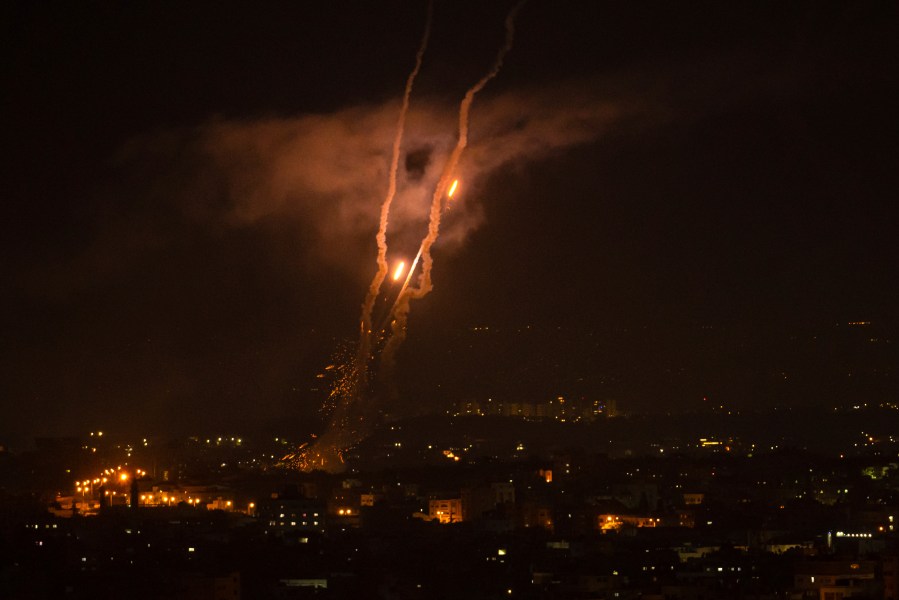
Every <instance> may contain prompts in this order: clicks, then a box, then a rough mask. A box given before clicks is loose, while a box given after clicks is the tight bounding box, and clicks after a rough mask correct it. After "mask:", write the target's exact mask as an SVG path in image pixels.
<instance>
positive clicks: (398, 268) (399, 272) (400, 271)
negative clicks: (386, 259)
mask: <svg viewBox="0 0 899 600" xmlns="http://www.w3.org/2000/svg"><path fill="white" fill-rule="evenodd" d="M405 268H406V263H405V262H404V261H400V264H398V265H397V266H396V271H394V272H393V280H394V281H396V280H397V279H399V278H400V277H402V276H403V270H404V269H405Z"/></svg>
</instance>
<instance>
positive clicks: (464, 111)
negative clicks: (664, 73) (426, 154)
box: [381, 0, 525, 395]
mask: <svg viewBox="0 0 899 600" xmlns="http://www.w3.org/2000/svg"><path fill="white" fill-rule="evenodd" d="M524 2H525V0H521V1H520V2H518V3H517V4H516V5H515V6H513V7H512V10H510V11H509V14H508V15H506V21H505V26H506V40H505V43H504V44H503V46H502V47H501V48H500V50H499V52H498V53H497V55H496V60H494V61H493V66H492V67H491V68H490V70H489V71H487V74H486V75H484V76H483V77H481V79H480V80H479V81H478V82H477V83H475V84H474V85H473V86H471V88H469V89H468V91H467V92H465V96H464V97H463V98H462V102H461V103H460V104H459V137H458V140H457V141H456V147H455V148H453V151H452V153H450V156H449V158H448V159H447V161H446V165H445V166H444V168H443V172H442V173H441V175H440V179H439V180H438V182H437V186H436V187H435V189H434V195H433V196H432V197H431V211H430V217H429V221H428V234H427V235H426V236H425V238H424V239H423V240H422V242H421V247H420V248H419V250H418V255H417V256H416V257H415V261H414V262H413V263H412V268H410V269H409V274H408V275H407V276H406V281H405V282H404V283H403V287H402V290H401V291H400V294H399V296H398V297H397V300H396V302H395V304H394V308H393V310H392V313H393V323H392V325H391V333H392V335H391V337H390V339H389V340H388V341H387V344H386V345H385V346H384V351H383V354H382V357H381V369H382V371H381V375H382V377H383V379H384V381H386V382H388V384H390V382H391V381H392V377H391V375H392V372H393V369H394V367H395V366H396V352H397V350H398V349H399V347H400V346H401V345H402V343H403V342H404V341H405V339H406V325H407V322H408V317H409V310H410V308H411V307H410V302H411V301H412V300H414V299H415V300H417V299H420V298H424V297H425V296H427V295H428V293H430V292H431V290H432V289H433V288H434V286H433V283H432V281H431V268H432V267H433V265H434V260H433V258H432V257H431V246H433V245H434V242H436V241H437V237H438V236H439V235H440V217H441V215H442V213H443V197H444V194H445V193H446V190H447V188H448V187H449V184H450V181H451V180H452V176H453V173H454V172H455V170H456V166H457V165H458V163H459V159H460V158H461V156H462V152H463V151H464V150H465V147H466V146H467V145H468V121H469V113H470V111H471V104H472V102H474V97H475V95H476V94H477V93H478V92H480V91H481V90H482V89H484V86H486V85H487V84H488V83H489V82H490V80H491V79H493V78H494V77H496V75H497V74H498V73H499V70H500V69H501V68H502V66H503V61H504V60H505V58H506V54H508V53H509V51H510V50H511V49H512V43H513V41H514V39H515V17H516V16H517V15H518V11H519V10H520V9H521V7H522V5H523V4H524ZM419 257H421V263H422V271H421V279H420V282H419V284H418V287H417V288H415V289H407V286H408V284H409V281H410V280H411V278H412V273H413V271H414V270H415V266H416V264H417V263H418V259H419ZM392 395H395V390H394V391H393V394H392Z"/></svg>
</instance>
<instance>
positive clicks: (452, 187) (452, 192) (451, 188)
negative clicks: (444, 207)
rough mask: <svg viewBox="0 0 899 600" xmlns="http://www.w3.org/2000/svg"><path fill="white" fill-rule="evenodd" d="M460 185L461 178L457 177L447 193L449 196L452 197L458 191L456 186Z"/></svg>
mask: <svg viewBox="0 0 899 600" xmlns="http://www.w3.org/2000/svg"><path fill="white" fill-rule="evenodd" d="M457 187H459V180H458V179H456V180H454V181H453V185H451V186H450V189H449V191H448V192H447V193H446V197H447V198H452V197H453V194H455V193H456V188H457Z"/></svg>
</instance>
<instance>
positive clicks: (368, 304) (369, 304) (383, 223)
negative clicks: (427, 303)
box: [359, 2, 434, 360]
mask: <svg viewBox="0 0 899 600" xmlns="http://www.w3.org/2000/svg"><path fill="white" fill-rule="evenodd" d="M433 13H434V4H433V2H428V13H427V17H426V20H425V30H424V33H423V34H422V37H421V44H420V45H419V46H418V52H416V54H415V67H414V68H413V69H412V72H411V73H409V77H408V78H407V79H406V88H405V91H404V92H403V103H402V107H401V108H400V115H399V118H398V120H397V126H396V137H395V138H394V139H393V155H392V157H391V161H390V171H389V177H388V185H387V196H386V197H385V198H384V203H383V204H382V205H381V219H380V222H379V225H378V233H377V235H376V237H375V240H376V241H377V244H378V258H377V262H378V271H377V272H376V273H375V275H374V277H373V278H372V280H371V284H370V285H369V287H368V293H367V294H366V296H365V300H364V302H363V303H362V317H361V319H360V320H361V323H362V332H361V335H360V346H359V357H360V359H361V360H367V358H368V354H369V352H370V349H371V313H372V309H373V307H374V304H375V299H376V298H377V297H378V292H379V291H380V290H381V284H382V283H383V282H384V278H385V277H386V276H387V268H388V265H387V223H388V218H389V216H390V205H391V203H392V202H393V198H394V196H395V195H396V172H397V168H398V167H399V161H400V145H401V144H402V140H403V132H404V130H405V127H406V115H407V113H408V112H409V98H410V97H411V95H412V86H413V84H414V83H415V78H416V77H417V76H418V72H419V71H420V70H421V63H422V59H423V58H424V54H425V50H426V49H427V47H428V39H429V38H430V35H431V22H432V20H433Z"/></svg>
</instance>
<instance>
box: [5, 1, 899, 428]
mask: <svg viewBox="0 0 899 600" xmlns="http://www.w3.org/2000/svg"><path fill="white" fill-rule="evenodd" d="M509 7H510V4H509V3H506V2H477V1H473V0H472V1H468V0H463V1H449V0H443V1H438V2H436V6H435V14H434V26H433V32H432V37H431V43H430V46H429V48H428V51H427V54H426V55H425V60H424V65H423V69H422V72H421V75H420V77H419V79H418V80H417V82H416V87H415V91H414V93H413V96H412V109H411V113H410V115H409V122H408V124H407V131H406V133H407V136H406V138H405V146H404V148H405V149H406V150H408V151H413V152H417V153H418V155H417V156H418V157H419V159H421V158H422V157H425V158H426V160H424V161H423V162H421V161H419V162H415V161H412V162H413V163H415V164H412V163H410V166H411V167H415V166H418V167H421V166H422V165H424V167H423V168H418V169H416V168H412V169H410V170H405V169H403V170H402V171H401V173H400V188H401V189H400V195H399V196H398V199H397V203H396V204H395V206H394V211H393V213H392V220H391V230H390V232H389V233H388V235H391V234H392V235H393V237H391V238H389V240H388V241H389V243H391V244H392V245H391V252H392V254H391V259H392V260H393V259H394V258H395V259H397V260H399V259H400V258H408V256H409V255H411V254H413V253H414V251H415V249H416V248H417V245H418V242H419V240H420V238H421V235H422V234H423V232H424V224H425V221H424V215H425V211H426V210H427V208H426V205H427V202H428V200H429V198H430V193H429V189H430V188H429V186H430V185H432V184H433V180H434V177H435V173H436V172H437V171H439V168H440V167H441V166H442V164H443V163H442V161H443V159H444V158H445V156H446V153H447V149H448V148H450V147H451V145H452V143H453V139H454V138H453V136H454V135H455V127H456V125H455V119H456V110H457V106H458V103H459V101H460V100H461V98H462V95H463V94H464V92H465V90H466V89H467V88H468V87H469V86H470V85H471V84H472V83H474V82H475V81H476V80H477V79H478V78H480V77H481V75H483V73H484V72H485V71H486V70H487V68H488V67H489V65H490V64H491V61H492V60H493V58H494V56H495V55H496V52H497V50H498V48H499V47H500V45H501V42H502V38H503V26H502V23H503V19H504V16H505V13H506V12H507V10H508V8H509ZM2 11H3V16H2V22H3V27H4V29H5V32H4V39H5V40H6V41H7V44H5V46H6V48H7V49H6V52H5V55H6V56H5V60H4V61H3V62H4V80H5V81H4V84H3V89H4V92H3V99H4V102H3V107H4V109H3V121H4V123H3V131H4V135H3V138H4V140H5V143H6V146H7V148H6V152H5V153H4V154H5V155H6V156H7V159H6V160H5V161H4V168H3V170H2V177H3V190H4V196H5V205H6V207H7V211H6V212H5V216H4V218H3V219H2V231H3V235H2V251H3V261H2V266H0V269H2V271H0V273H2V277H3V288H2V289H3V292H2V298H0V301H2V306H0V308H2V330H0V336H2V337H0V344H2V350H0V352H2V355H0V356H2V364H0V369H2V370H0V376H2V382H0V403H2V404H0V407H2V413H0V414H2V417H0V441H2V440H3V439H9V440H22V439H28V437H30V436H31V435H45V434H81V433H83V432H85V431H89V430H91V429H95V428H97V427H104V428H106V429H111V430H118V431H122V432H129V433H136V432H141V431H145V430H149V431H157V432H158V431H164V430H165V429H167V428H170V427H174V428H175V429H179V428H181V429H185V430H188V429H190V428H200V427H212V428H214V427H219V428H231V429H232V430H233V429H236V428H239V427H241V426H246V425H247V424H265V423H270V422H273V421H278V420H281V419H285V420H288V419H300V420H301V419H304V418H309V417H313V416H314V415H315V414H316V408H317V406H316V405H317V402H318V399H317V398H315V397H313V396H310V395H309V393H308V389H309V387H310V377H312V376H314V373H316V372H318V371H319V370H320V369H321V368H322V367H323V366H324V365H326V364H327V363H328V361H329V357H330V355H331V354H332V352H334V349H335V348H336V346H337V345H338V344H339V342H340V340H350V339H352V336H353V334H354V331H355V329H356V327H357V319H358V312H359V305H360V303H361V301H362V297H363V294H364V290H365V288H366V286H367V284H368V281H369V279H370V277H371V275H372V274H373V272H374V255H375V246H374V232H375V229H376V227H377V211H378V209H379V206H380V203H381V201H382V200H383V198H384V194H385V192H386V187H387V175H386V170H387V165H388V164H389V152H390V144H391V141H392V137H393V131H394V126H395V122H396V117H397V113H398V108H399V98H400V97H401V92H402V86H403V84H404V81H405V78H406V76H407V74H408V72H409V70H410V69H411V66H412V63H413V57H414V53H415V50H416V48H417V46H418V42H419V39H420V36H421V31H422V27H423V22H424V14H425V4H424V3H423V2H419V1H413V0H384V1H381V0H379V1H375V2H349V1H337V2H333V1H332V2H280V3H268V4H266V5H264V6H251V5H249V4H240V5H236V6H228V4H227V3H224V4H222V3H203V2H196V3H171V4H168V3H137V4H135V3H128V5H127V6H118V5H115V4H110V3H87V4H85V3H63V2H60V3H35V2H10V3H5V4H4V6H3V8H2ZM896 12H897V9H896V7H895V5H893V4H891V3H840V4H837V3H833V4H831V3H787V4H784V3H779V2H772V3H742V4H740V5H739V6H735V5H733V3H719V2H708V3H702V2H696V3H670V2H620V3H592V2H574V1H572V2H556V1H550V0H531V1H530V2H529V3H527V4H526V5H525V6H524V8H523V9H522V10H521V12H520V14H519V18H518V21H517V26H516V32H515V45H514V47H513V49H512V51H511V53H510V54H509V55H508V56H507V58H506V61H505V64H504V66H503V69H502V70H501V72H500V73H499V75H498V77H497V78H496V79H495V80H493V81H492V82H490V84H489V85H488V86H487V88H485V89H484V90H483V92H481V93H480V94H479V95H478V96H477V98H476V99H475V102H474V105H473V107H472V122H471V131H470V133H471V144H470V146H469V148H468V150H467V152H466V154H465V155H464V156H463V160H462V163H461V164H460V176H461V178H462V180H463V183H462V190H461V192H460V199H459V200H458V204H457V205H455V206H454V207H453V209H452V210H450V211H449V212H448V213H447V215H446V217H445V220H444V225H443V229H442V235H441V238H440V240H439V241H438V243H437V245H436V246H435V271H434V280H435V290H434V292H433V293H432V294H431V295H430V296H428V297H427V298H426V299H424V300H423V301H421V302H418V303H416V304H414V305H413V310H412V320H411V322H410V330H409V335H410V343H412V344H413V345H414V347H415V348H416V353H425V354H427V353H429V352H433V353H435V354H436V353H439V351H440V349H439V347H438V346H439V344H438V342H437V340H439V339H443V337H441V336H443V335H445V334H446V332H448V331H453V330H464V329H465V328H468V327H471V326H474V325H490V326H494V327H507V328H515V327H519V326H523V325H526V324H539V325H542V326H547V327H552V326H557V325H558V326H565V327H573V328H577V329H581V330H583V329H591V330H594V329H595V330H596V331H602V330H603V329H608V328H614V327H634V328H638V329H639V328H641V327H647V326H648V327H651V328H652V331H653V334H652V335H654V336H660V338H659V340H658V341H659V343H662V344H665V345H667V346H669V347H672V348H677V340H678V335H680V333H679V332H681V331H685V330H689V329H690V328H692V327H696V326H702V325H708V324H711V325H714V326H717V327H724V328H731V329H732V330H735V331H736V330H740V331H745V330H753V329H763V330H764V329H771V330H776V329H779V328H784V327H790V326H793V325H795V324H797V323H798V324H801V325H802V326H808V327H816V326H819V325H821V326H829V325H831V324H833V323H835V322H845V321H850V320H857V319H868V320H873V321H876V322H878V323H888V324H890V323H891V324H893V325H895V323H896V317H897V315H896V307H897V305H899V284H897V278H896V267H895V260H896V257H897V256H899V242H897V240H899V235H897V233H899V232H897V215H899V211H897V209H896V199H897V197H896V192H897V189H899V186H897V183H899V169H897V167H899V161H897V159H899V141H897V140H899V126H897V123H899V120H897V117H896V110H897V109H896V107H897V106H899V66H897V64H899V61H897V59H896V57H897V56H899V48H897V46H899V43H897V40H899V19H897V14H896ZM666 336H667V337H666ZM639 343H640V344H647V340H640V342H639ZM675 351H676V350H675ZM401 358H402V357H401ZM402 366H403V365H402V364H401V367H402ZM407 368H410V369H411V368H412V367H408V366H407ZM444 368H445V371H444V372H443V373H442V374H441V376H442V377H444V378H447V377H448V378H450V379H451V378H452V377H453V376H454V375H453V365H452V364H449V365H445V367H444ZM419 375H420V374H419ZM464 376H465V374H464V373H460V374H458V377H464ZM310 427H311V426H310Z"/></svg>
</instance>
